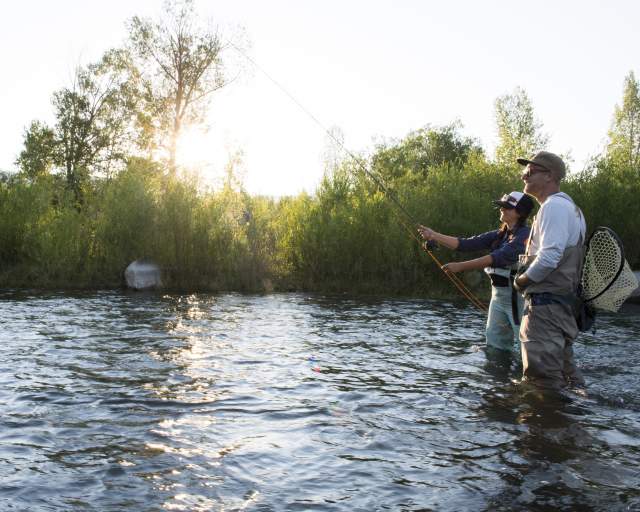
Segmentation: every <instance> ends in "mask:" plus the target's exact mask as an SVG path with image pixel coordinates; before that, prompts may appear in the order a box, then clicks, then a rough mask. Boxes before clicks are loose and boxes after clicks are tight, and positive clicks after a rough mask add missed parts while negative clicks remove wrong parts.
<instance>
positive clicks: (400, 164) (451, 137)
mask: <svg viewBox="0 0 640 512" xmlns="http://www.w3.org/2000/svg"><path fill="white" fill-rule="evenodd" d="M461 127H462V125H461V124H460V123H452V124H450V125H447V126H444V127H435V128H432V127H430V126H427V127H425V128H421V129H420V130H417V131H415V132H411V133H410V134H409V135H407V137H405V138H404V139H403V140H401V141H400V142H396V141H391V142H384V143H382V144H379V145H378V146H377V147H376V151H375V153H374V155H373V157H372V166H373V169H374V171H375V172H377V173H378V174H379V175H380V176H382V177H383V178H384V179H392V180H393V179H397V178H399V177H401V176H404V175H406V174H414V175H417V176H422V177H425V176H426V175H427V173H428V171H429V168H430V167H433V166H439V165H443V164H446V165H450V166H453V167H459V166H462V165H464V164H465V163H466V162H467V161H468V159H469V157H470V156H471V155H472V154H482V149H481V147H480V146H479V144H478V143H477V141H476V140H475V139H472V138H469V137H464V136H462V135H461V134H460V133H459V129H460V128H461Z"/></svg>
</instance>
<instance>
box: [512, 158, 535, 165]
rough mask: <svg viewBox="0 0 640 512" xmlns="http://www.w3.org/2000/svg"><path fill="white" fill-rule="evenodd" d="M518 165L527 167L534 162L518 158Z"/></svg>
mask: <svg viewBox="0 0 640 512" xmlns="http://www.w3.org/2000/svg"><path fill="white" fill-rule="evenodd" d="M516 161H517V162H518V163H519V164H520V165H529V164H535V162H534V161H533V160H527V159H526V158H518V159H517V160H516Z"/></svg>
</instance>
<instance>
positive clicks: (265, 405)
mask: <svg viewBox="0 0 640 512" xmlns="http://www.w3.org/2000/svg"><path fill="white" fill-rule="evenodd" d="M0 304H1V307H2V310H3V313H4V314H3V315H2V318H1V319H0V322H2V328H1V329H0V333H1V334H0V336H1V338H2V339H1V342H2V343H0V366H1V368H2V372H1V373H0V379H2V386H1V387H0V400H1V401H2V404H3V410H4V411H5V414H4V415H3V417H2V418H1V419H0V422H1V428H0V458H1V460H2V462H3V464H1V465H0V482H1V484H0V505H1V507H0V508H2V509H8V510H11V509H12V508H13V509H15V510H26V509H29V510H124V509H131V510H164V509H166V510H256V511H257V510H260V511H268V510H273V511H280V510H336V511H338V510H340V511H342V510H344V511H353V510H429V509H431V510H456V511H457V510H505V511H506V510H603V509H606V510H638V509H640V493H639V491H638V488H639V484H640V473H639V470H638V455H639V453H640V441H638V439H639V436H638V434H639V433H640V423H639V419H640V418H639V414H640V400H639V399H638V398H637V390H638V384H639V383H640V364H639V363H640V360H639V359H640V356H638V355H637V351H634V350H631V348H632V340H635V339H637V338H638V334H639V331H640V320H638V317H636V316H632V315H629V316H620V317H616V318H614V317H611V318H604V319H603V320H602V322H601V326H600V330H599V332H598V334H597V335H596V336H593V335H588V336H585V337H584V338H583V339H582V341H581V343H580V344H578V346H577V357H578V360H579V361H580V362H581V364H582V366H583V368H584V372H585V375H586V377H587V378H588V379H589V381H590V383H591V385H590V389H589V394H588V395H587V396H577V395H564V396H557V395H556V396H545V395H541V394H540V393H539V392H537V391H535V390H530V389H523V388H521V387H520V386H517V385H515V384H514V382H513V381H514V379H516V378H517V377H518V372H519V369H518V367H517V365H515V364H513V362H512V361H509V360H500V359H499V358H496V357H490V358H489V359H488V358H487V357H486V355H485V353H484V350H483V348H482V345H483V340H482V334H483V317H482V315H481V314H480V313H477V312H475V311H474V310H472V309H470V308H468V307H467V306H466V305H457V304H451V303H446V302H437V301H427V300H375V299H373V300H364V299H358V298H349V297H337V298H336V297H323V296H309V295H297V294H283V295H267V296H242V295H235V294H229V295H207V294H196V295H137V294H122V293H115V292H99V293H87V294H75V295H69V294H61V293H53V294H36V293H25V292H21V293H9V292H6V293H4V294H3V295H1V296H0Z"/></svg>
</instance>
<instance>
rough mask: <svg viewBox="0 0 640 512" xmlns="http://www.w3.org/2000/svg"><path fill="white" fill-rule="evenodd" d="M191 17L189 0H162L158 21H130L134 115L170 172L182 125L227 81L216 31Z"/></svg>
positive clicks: (198, 115) (195, 118)
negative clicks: (137, 81)
mask: <svg viewBox="0 0 640 512" xmlns="http://www.w3.org/2000/svg"><path fill="white" fill-rule="evenodd" d="M197 21H198V17H197V15H196V13H195V10H194V4H193V0H182V1H180V0H176V1H168V2H166V3H165V5H164V13H163V16H162V17H161V19H160V20H159V21H152V20H148V19H142V18H139V17H137V16H135V17H133V18H132V19H131V21H130V27H129V28H130V34H129V41H130V47H131V50H132V54H133V55H134V56H135V58H136V64H137V67H138V69H139V70H140V71H141V73H142V78H143V83H144V92H145V94H144V100H145V113H144V115H143V116H141V117H140V119H144V120H145V121H146V130H147V132H148V133H150V134H153V135H152V136H153V137H154V139H155V140H154V144H155V148H159V149H163V150H165V151H166V152H167V155H168V162H169V170H170V172H171V173H175V171H176V148H177V144H178V139H179V137H180V134H181V132H182V130H183V128H184V127H185V126H186V125H189V124H198V123H202V122H203V121H204V119H205V115H206V112H207V108H206V107H207V105H208V101H209V100H210V97H211V94H212V93H213V92H214V91H217V90H219V89H220V88H222V87H224V86H225V85H227V84H228V83H229V80H228V79H227V78H226V76H225V74H224V73H223V65H222V55H223V52H224V50H225V44H224V43H223V41H222V38H221V35H220V34H219V33H218V31H217V30H216V29H213V28H211V27H205V26H202V25H200V24H198V23H197Z"/></svg>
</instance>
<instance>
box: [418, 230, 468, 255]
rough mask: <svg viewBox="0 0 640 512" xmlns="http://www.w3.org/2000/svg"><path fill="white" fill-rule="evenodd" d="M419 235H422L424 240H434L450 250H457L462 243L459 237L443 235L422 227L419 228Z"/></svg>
mask: <svg viewBox="0 0 640 512" xmlns="http://www.w3.org/2000/svg"><path fill="white" fill-rule="evenodd" d="M418 233H420V236H422V238H423V239H424V240H429V241H431V240H434V241H436V242H438V243H440V244H442V245H444V246H445V247H448V248H449V249H457V248H458V245H459V244H460V241H459V240H458V238H457V237H455V236H449V235H443V234H442V233H438V232H437V231H434V230H433V229H431V228H428V227H426V226H420V227H419V228H418Z"/></svg>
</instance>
